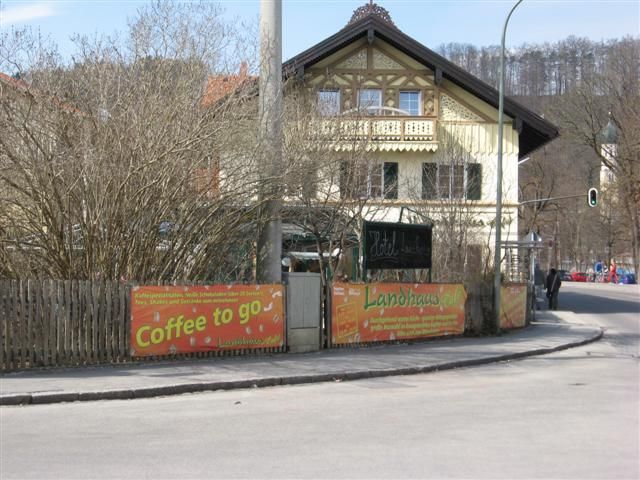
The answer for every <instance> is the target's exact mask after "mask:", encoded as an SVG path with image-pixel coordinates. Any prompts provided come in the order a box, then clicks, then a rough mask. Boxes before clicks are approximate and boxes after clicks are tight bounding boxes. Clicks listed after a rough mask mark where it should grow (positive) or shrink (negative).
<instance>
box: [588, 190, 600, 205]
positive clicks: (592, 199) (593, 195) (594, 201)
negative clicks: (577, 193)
mask: <svg viewBox="0 0 640 480" xmlns="http://www.w3.org/2000/svg"><path fill="white" fill-rule="evenodd" d="M587 198H588V201H589V206H590V207H595V206H597V205H598V190H597V189H596V188H590V189H589V193H588V194H587Z"/></svg>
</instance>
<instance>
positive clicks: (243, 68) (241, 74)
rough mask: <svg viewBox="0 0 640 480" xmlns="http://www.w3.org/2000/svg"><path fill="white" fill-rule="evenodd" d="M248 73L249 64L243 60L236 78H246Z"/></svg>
mask: <svg viewBox="0 0 640 480" xmlns="http://www.w3.org/2000/svg"><path fill="white" fill-rule="evenodd" d="M248 73H249V64H248V63H247V61H246V60H243V61H242V63H240V72H239V73H238V76H239V77H240V78H247V74H248Z"/></svg>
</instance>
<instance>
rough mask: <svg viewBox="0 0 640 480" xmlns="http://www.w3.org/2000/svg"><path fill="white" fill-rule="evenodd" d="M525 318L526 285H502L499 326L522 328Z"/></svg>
mask: <svg viewBox="0 0 640 480" xmlns="http://www.w3.org/2000/svg"><path fill="white" fill-rule="evenodd" d="M526 320H527V285H526V284H524V283H514V284H511V285H503V286H502V288H501V289H500V328H522V327H524V326H525V324H526Z"/></svg>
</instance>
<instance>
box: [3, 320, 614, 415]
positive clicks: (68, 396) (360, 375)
mask: <svg viewBox="0 0 640 480" xmlns="http://www.w3.org/2000/svg"><path fill="white" fill-rule="evenodd" d="M603 335H604V330H603V329H602V328H600V330H599V332H597V333H596V334H595V335H593V336H591V337H589V338H586V339H584V340H580V341H576V342H570V343H565V344H562V345H558V346H555V347H548V348H539V349H536V350H527V351H524V352H516V353H508V354H504V355H496V356H491V357H484V358H475V359H471V360H460V361H456V362H448V363H441V364H438V365H419V366H415V367H401V368H390V369H386V370H355V371H346V372H340V373H321V374H309V375H292V376H289V377H262V378H257V379H249V380H230V381H222V382H205V383H187V384H178V385H166V386H162V387H145V388H139V389H124V390H106V391H100V392H60V393H56V392H53V393H33V394H29V393H19V394H9V395H0V406H15V405H43V404H53V403H66V402H92V401H96V400H133V399H137V398H153V397H161V396H168V395H182V394H184V393H199V392H213V391H220V390H238V389H247V388H264V387H276V386H280V385H300V384H309V383H321V382H340V381H351V380H362V379H366V378H381V377H390V376H399V375H415V374H420V373H430V372H438V371H444V370H454V369H457V368H465V367H473V366H478V365H486V364H489V363H498V362H505V361H510V360H518V359H521V358H526V357H533V356H537V355H546V354H549V353H553V352H558V351H561V350H567V349H569V348H575V347H580V346H583V345H587V344H589V343H592V342H596V341H598V340H600V339H601V338H602V336H603Z"/></svg>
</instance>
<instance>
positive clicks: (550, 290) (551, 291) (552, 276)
mask: <svg viewBox="0 0 640 480" xmlns="http://www.w3.org/2000/svg"><path fill="white" fill-rule="evenodd" d="M560 285H562V280H560V274H559V273H558V272H556V269H555V268H552V269H551V270H549V275H547V279H546V281H545V287H546V288H547V298H548V299H549V310H558V293H559V292H560Z"/></svg>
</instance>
